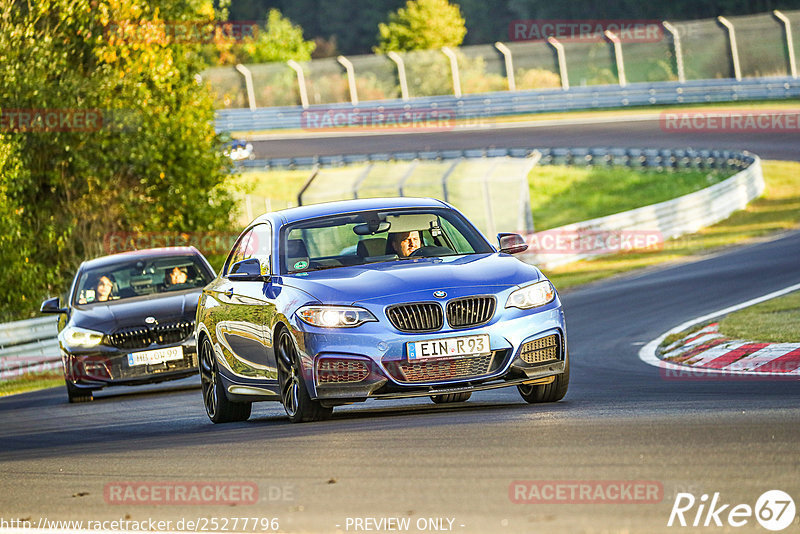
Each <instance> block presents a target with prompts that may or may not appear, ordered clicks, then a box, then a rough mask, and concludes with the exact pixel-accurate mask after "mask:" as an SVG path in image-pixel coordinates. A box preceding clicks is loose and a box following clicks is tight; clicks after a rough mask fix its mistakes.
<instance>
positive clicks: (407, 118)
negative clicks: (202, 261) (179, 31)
mask: <svg viewBox="0 0 800 534" xmlns="http://www.w3.org/2000/svg"><path fill="white" fill-rule="evenodd" d="M794 98H800V79H795V78H753V79H743V80H741V81H736V80H731V79H721V80H702V81H691V82H686V83H678V82H658V83H636V84H629V85H627V86H626V87H617V86H611V85H609V86H592V87H574V88H571V89H570V90H569V91H562V90H547V91H517V92H501V93H487V94H481V95H465V96H462V97H461V98H456V97H454V96H438V97H426V98H415V99H413V100H409V101H404V100H384V101H380V102H363V103H361V104H360V105H357V106H354V105H352V104H330V105H326V106H311V107H309V108H308V109H303V108H302V107H300V106H288V107H274V108H258V109H255V110H250V109H223V110H218V111H217V115H216V122H215V125H216V130H217V132H238V133H242V132H255V131H261V130H272V129H293V130H304V131H308V132H319V131H326V130H327V131H331V130H332V129H333V128H338V127H349V128H352V129H368V130H369V131H370V132H372V133H375V134H380V133H382V132H391V131H396V130H399V129H416V130H419V131H432V130H434V129H435V130H436V131H447V130H452V129H455V128H456V127H458V126H459V125H461V124H466V125H471V124H478V125H480V124H485V123H486V121H489V120H490V119H491V118H492V117H499V116H506V115H519V114H529V113H542V112H559V111H575V110H584V109H606V108H626V107H635V106H651V105H682V104H686V105H688V104H703V103H714V102H717V103H718V102H737V101H754V100H785V99H794Z"/></svg>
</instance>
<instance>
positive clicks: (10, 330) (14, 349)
mask: <svg viewBox="0 0 800 534" xmlns="http://www.w3.org/2000/svg"><path fill="white" fill-rule="evenodd" d="M57 323H58V319H57V318H56V317H53V316H48V317H37V318H36V319H28V320H26V321H16V322H13V323H5V324H0V379H6V378H11V377H14V376H18V375H21V374H24V373H29V372H33V371H47V370H52V369H58V368H60V367H61V356H60V349H59V346H58V339H56V334H57V333H58V328H57Z"/></svg>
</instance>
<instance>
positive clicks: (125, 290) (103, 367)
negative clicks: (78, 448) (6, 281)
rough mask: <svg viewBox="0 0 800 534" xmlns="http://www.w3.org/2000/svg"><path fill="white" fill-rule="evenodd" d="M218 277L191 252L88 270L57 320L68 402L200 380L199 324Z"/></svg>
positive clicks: (152, 252) (113, 259) (119, 258)
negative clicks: (203, 299) (109, 389)
mask: <svg viewBox="0 0 800 534" xmlns="http://www.w3.org/2000/svg"><path fill="white" fill-rule="evenodd" d="M214 277H215V274H214V270H213V269H212V267H211V265H210V264H209V263H208V261H207V260H206V258H205V257H204V256H203V255H202V254H201V253H200V252H199V251H198V250H197V249H196V248H194V247H168V248H158V249H148V250H137V251H132V252H123V253H121V254H114V255H111V256H104V257H101V258H95V259H93V260H89V261H86V262H84V263H83V264H82V265H81V266H80V267H79V268H78V272H77V274H76V275H75V279H74V280H73V282H72V287H71V289H70V292H69V296H68V298H67V301H66V302H65V303H63V305H62V303H61V302H60V299H59V298H58V297H55V298H50V299H48V300H46V301H44V302H43V303H42V307H41V311H42V313H57V314H59V321H58V329H59V334H58V340H59V346H60V350H61V360H62V363H63V369H64V379H65V381H66V386H67V395H68V397H69V401H70V402H85V401H90V400H92V399H93V393H92V392H93V391H96V390H98V389H101V388H103V387H106V386H115V385H138V384H145V383H153V382H162V381H165V380H174V379H178V378H183V377H186V376H189V375H191V374H194V373H196V372H197V347H196V343H195V337H194V319H195V312H196V310H197V302H198V298H199V296H200V293H201V291H202V288H203V287H204V286H205V285H206V284H208V283H209V282H210V281H211V280H213V279H214Z"/></svg>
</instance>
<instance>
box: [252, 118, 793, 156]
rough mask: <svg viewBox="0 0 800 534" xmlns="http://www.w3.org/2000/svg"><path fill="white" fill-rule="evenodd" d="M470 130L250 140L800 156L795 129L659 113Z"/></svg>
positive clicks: (398, 147)
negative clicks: (669, 127)
mask: <svg viewBox="0 0 800 534" xmlns="http://www.w3.org/2000/svg"><path fill="white" fill-rule="evenodd" d="M484 126H485V128H479V129H474V130H458V129H457V130H453V131H445V132H430V133H408V134H391V135H386V134H384V135H380V133H379V132H377V133H376V134H370V135H359V136H346V137H336V136H335V135H325V136H317V137H309V138H299V137H297V136H288V137H284V138H280V137H278V138H274V139H269V140H264V141H255V142H253V149H254V152H255V154H256V156H257V157H259V158H277V157H289V156H314V155H320V156H330V155H337V154H370V153H376V152H398V151H412V150H453V149H465V148H490V147H499V148H508V147H570V146H574V147H608V146H613V147H636V148H687V147H691V148H695V149H704V148H712V149H736V150H741V149H747V150H749V151H751V152H754V153H756V154H758V155H759V156H761V157H762V158H763V159H779V160H793V161H797V160H798V159H800V150H798V146H800V131H797V130H795V131H770V130H766V131H755V132H752V131H751V132H724V131H689V132H686V131H680V132H673V131H664V130H663V129H662V128H661V123H660V122H659V119H658V116H655V118H650V119H647V120H630V119H629V120H620V121H619V122H604V123H598V122H588V123H585V124H575V123H572V124H554V125H538V126H534V125H529V126H519V125H518V126H515V127H509V126H508V125H503V124H486V125H484Z"/></svg>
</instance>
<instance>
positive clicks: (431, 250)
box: [408, 246, 453, 258]
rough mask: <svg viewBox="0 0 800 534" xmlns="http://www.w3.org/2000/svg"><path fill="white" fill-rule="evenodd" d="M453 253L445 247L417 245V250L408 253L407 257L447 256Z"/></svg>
mask: <svg viewBox="0 0 800 534" xmlns="http://www.w3.org/2000/svg"><path fill="white" fill-rule="evenodd" d="M451 254H453V250H452V249H450V248H447V247H437V246H426V247H419V248H418V249H417V250H415V251H414V252H412V253H411V254H409V256H408V257H409V258H429V257H431V256H449V255H451Z"/></svg>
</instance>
